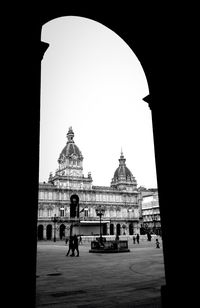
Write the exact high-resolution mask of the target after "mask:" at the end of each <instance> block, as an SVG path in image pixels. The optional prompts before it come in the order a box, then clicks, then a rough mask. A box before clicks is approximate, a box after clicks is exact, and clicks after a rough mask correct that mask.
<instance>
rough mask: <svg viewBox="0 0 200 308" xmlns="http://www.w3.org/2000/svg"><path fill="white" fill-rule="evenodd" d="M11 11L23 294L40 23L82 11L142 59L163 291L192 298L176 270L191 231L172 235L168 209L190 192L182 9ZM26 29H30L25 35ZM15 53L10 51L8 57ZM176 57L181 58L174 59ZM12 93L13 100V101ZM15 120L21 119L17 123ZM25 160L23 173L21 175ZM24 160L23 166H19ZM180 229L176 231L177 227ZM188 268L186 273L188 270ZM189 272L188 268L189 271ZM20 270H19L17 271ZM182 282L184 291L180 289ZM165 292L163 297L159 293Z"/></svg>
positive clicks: (31, 244) (33, 184) (179, 207)
mask: <svg viewBox="0 0 200 308" xmlns="http://www.w3.org/2000/svg"><path fill="white" fill-rule="evenodd" d="M151 6H152V4H151ZM164 12H167V14H166V15H165V13H164ZM15 15H16V18H14V16H12V18H11V19H10V20H12V22H13V29H12V30H13V33H14V34H13V35H12V38H10V37H9V40H8V41H10V50H9V51H10V54H9V57H8V62H7V63H9V64H10V62H11V61H12V65H11V70H10V71H12V72H17V76H13V78H12V81H13V85H12V91H11V84H10V83H9V85H8V93H10V95H13V98H12V99H11V98H10V99H9V108H10V104H11V105H12V108H13V109H12V114H13V115H15V116H14V117H13V119H12V120H13V121H12V125H13V127H12V129H13V131H15V135H16V136H18V138H16V140H14V138H13V140H12V149H13V143H14V142H16V144H15V148H18V149H23V150H22V151H15V158H16V160H17V161H18V162H20V163H18V164H17V165H16V166H15V173H16V174H17V175H18V180H17V181H16V182H15V185H14V186H15V187H14V188H13V189H15V195H16V196H17V195H18V193H19V191H20V190H21V185H22V183H23V191H24V198H23V200H21V201H20V202H21V206H22V207H23V208H26V211H24V212H23V213H21V220H22V218H23V220H24V221H27V217H31V218H30V219H29V230H31V232H27V233H26V234H24V232H23V231H24V230H23V229H22V228H23V224H22V225H21V226H19V223H17V222H16V221H14V223H16V229H18V230H19V229H20V228H21V232H19V234H23V235H24V241H26V253H25V254H24V251H23V253H22V254H21V258H18V262H19V263H20V262H22V260H24V261H25V262H22V264H23V266H22V267H19V268H24V279H22V281H26V280H27V279H29V277H30V276H31V280H32V281H33V287H32V288H30V289H29V290H28V289H27V290H26V291H27V292H26V294H27V296H28V295H29V302H31V303H32V304H33V307H35V305H34V303H35V282H34V281H35V280H34V279H35V272H36V254H37V202H38V166H39V155H38V148H39V119H40V75H41V74H40V70H41V59H42V57H43V54H44V52H45V50H46V48H47V47H48V45H47V44H45V43H42V42H41V41H40V36H41V28H42V25H43V24H45V23H46V22H48V21H50V20H52V19H54V18H58V17H62V16H68V15H74V16H82V17H86V18H90V19H93V20H95V21H98V22H100V23H102V24H104V25H105V26H107V27H108V28H110V29H111V30H113V31H114V32H116V33H117V34H118V35H119V36H120V37H121V38H122V39H124V40H125V41H126V42H127V44H128V45H129V46H130V48H131V49H132V50H133V52H134V53H135V55H136V56H137V58H138V59H139V61H140V62H141V65H142V67H143V69H144V72H145V75H146V78H147V81H148V85H149V92H150V95H149V96H148V97H147V98H145V99H144V100H145V101H147V102H148V103H149V106H150V108H151V111H152V122H153V134H154V147H155V158H156V169H157V180H158V192H159V204H160V213H161V221H162V239H163V252H164V260H165V273H166V285H167V286H168V292H169V294H170V296H169V298H173V300H174V301H175V299H176V300H177V305H175V306H177V307H178V306H179V304H180V298H182V294H184V296H185V297H187V296H188V298H189V299H190V301H191V300H192V298H193V297H194V296H193V295H194V291H193V290H192V291H191V292H189V288H190V285H191V284H190V285H189V282H190V281H192V279H193V277H191V276H190V279H186V278H185V279H180V278H179V277H182V273H183V270H184V271H186V270H187V269H186V268H185V267H184V268H183V266H182V263H181V262H180V259H181V260H184V261H186V262H185V263H187V262H188V260H189V259H190V258H191V253H190V251H189V250H185V249H184V245H185V241H186V240H185V237H188V239H189V233H188V234H185V235H184V237H182V236H179V240H178V242H177V241H173V240H172V239H173V238H174V228H173V227H172V209H173V222H174V224H176V223H178V222H183V221H185V219H186V217H185V213H186V212H187V207H185V204H187V206H188V204H190V203H191V200H190V199H189V198H190V194H189V193H187V194H183V193H182V194H181V193H180V192H182V189H183V179H186V176H185V173H186V171H188V169H187V170H186V167H183V164H182V163H181V159H180V158H181V157H182V155H184V153H185V151H187V153H188V149H187V143H188V141H189V140H190V135H188V134H186V131H184V133H183V132H182V128H184V127H187V124H186V123H185V122H184V121H183V120H182V118H181V117H182V115H181V114H182V111H183V110H181V112H180V108H181V106H183V100H184V88H183V86H182V85H181V87H179V88H178V89H177V84H179V86H180V82H179V78H180V76H179V75H178V70H179V69H180V68H181V65H183V64H182V63H181V65H180V60H179V59H181V52H182V50H181V51H180V50H179V49H178V48H177V47H178V43H177V42H179V38H180V35H179V34H180V33H181V29H182V28H181V26H182V25H180V24H179V21H177V18H178V16H180V15H181V14H180V12H178V14H177V16H171V10H170V12H169V11H168V10H167V7H165V8H163V10H159V8H157V7H153V9H152V10H151V8H148V7H147V4H145V7H142V9H138V8H137V7H135V6H134V4H131V7H129V6H125V5H124V7H123V5H121V4H120V6H119V8H117V6H115V8H113V7H112V9H111V10H109V8H108V6H107V5H106V6H105V7H100V6H98V9H97V8H96V6H95V8H93V7H90V10H89V9H88V8H86V7H85V8H83V7H81V5H79V6H76V5H72V6H71V5H70V4H67V5H66V7H64V8H61V7H60V8H59V9H58V7H56V6H54V7H53V8H52V10H50V8H49V7H46V8H45V10H44V11H42V10H41V9H38V8H37V10H35V11H34V9H33V10H31V12H30V11H29V12H25V11H23V10H21V11H18V12H15ZM173 17H175V18H173ZM177 26H178V27H180V29H179V31H177ZM27 30H28V31H29V33H28V35H27ZM186 32H187V31H185V32H184V33H186ZM8 43H9V42H8ZM186 45H187V40H186V41H185V40H184V47H183V46H182V47H183V49H184V48H185V46H186ZM16 46H17V48H16ZM6 47H7V45H6ZM15 48H16V49H15ZM8 49H9V48H7V50H8ZM9 51H8V52H9ZM13 54H14V55H15V56H14V57H13ZM178 61H179V66H178V65H177V62H178ZM183 67H184V65H183ZM181 95H182V97H181ZM180 97H181V98H180ZM16 101H17V102H18V103H17V104H16ZM16 114H17V117H16ZM24 114H26V116H24ZM14 120H15V121H16V122H15V121H14ZM10 123H11V121H10ZM19 123H21V124H22V125H21V126H20V125H19ZM177 127H178V129H177ZM24 128H26V129H24ZM17 130H18V132H17ZM12 133H13V132H12ZM27 136H28V138H27ZM30 136H31V137H30ZM188 148H190V147H188ZM24 149H25V150H26V151H24ZM7 153H8V151H7ZM10 153H13V151H10ZM26 153H28V154H29V153H31V155H25V154H26ZM12 155H13V154H12ZM27 166H28V179H29V180H27V181H24V174H26V172H27ZM184 166H185V164H184ZM23 168H24V170H23V171H24V172H22V169H23ZM169 190H170V191H169ZM25 195H26V197H27V198H26V197H25ZM30 196H31V199H30ZM28 199H30V201H29V202H30V203H29V204H30V206H29V207H28V208H27V206H26V205H27V204H26V203H27V200H28ZM169 205H170V206H169ZM13 209H14V212H15V214H16V215H13V217H16V216H17V210H16V208H15V207H14V208H13ZM193 219H194V220H193V226H194V225H198V223H196V219H197V217H193ZM176 229H177V228H176ZM179 232H180V233H181V228H180V229H179ZM11 237H12V234H11ZM31 258H32V259H33V262H32V264H33V266H32V267H30V266H29V264H27V266H26V260H27V259H29V260H30V259H31ZM15 270H16V266H15ZM30 272H31V274H30V275H29V274H28V273H30ZM174 272H176V275H174ZM190 272H191V273H192V271H191V270H190ZM190 272H189V269H188V270H187V275H189V273H190ZM20 275H22V272H21V271H20ZM187 275H186V274H185V275H184V277H187ZM190 275H191V274H190ZM16 276H19V275H16ZM26 285H27V284H26ZM26 285H25V287H26ZM177 285H179V286H181V287H180V288H179V289H180V290H181V292H180V291H179V292H178V290H177ZM22 289H23V288H21V289H20V290H19V293H18V294H22ZM183 289H184V290H186V292H183ZM23 293H24V289H23ZM163 294H164V293H163ZM189 295H190V296H189ZM163 296H164V297H165V295H163ZM19 298H20V305H21V306H23V301H24V304H26V301H25V297H23V294H22V296H20V297H19ZM8 300H9V299H8ZM170 305H171V303H170V302H169V303H168V305H167V302H166V298H165V299H164V301H163V307H170ZM8 306H9V304H8ZM10 306H12V305H10ZM24 306H26V305H24Z"/></svg>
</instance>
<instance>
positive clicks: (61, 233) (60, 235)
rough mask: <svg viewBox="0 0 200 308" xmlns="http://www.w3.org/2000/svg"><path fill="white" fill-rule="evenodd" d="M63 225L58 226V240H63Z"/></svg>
mask: <svg viewBox="0 0 200 308" xmlns="http://www.w3.org/2000/svg"><path fill="white" fill-rule="evenodd" d="M65 229H66V227H65V225H64V224H61V225H60V228H59V237H60V240H63V238H64V237H65Z"/></svg>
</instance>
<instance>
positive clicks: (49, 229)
mask: <svg viewBox="0 0 200 308" xmlns="http://www.w3.org/2000/svg"><path fill="white" fill-rule="evenodd" d="M46 237H47V240H51V239H52V225H47V227H46Z"/></svg>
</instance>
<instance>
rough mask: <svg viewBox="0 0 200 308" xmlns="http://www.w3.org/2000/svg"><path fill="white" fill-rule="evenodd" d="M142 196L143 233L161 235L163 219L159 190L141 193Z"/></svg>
mask: <svg viewBox="0 0 200 308" xmlns="http://www.w3.org/2000/svg"><path fill="white" fill-rule="evenodd" d="M141 195H142V224H141V233H143V234H145V233H147V232H150V233H153V234H157V235H161V218H160V208H159V198H158V191H157V190H153V191H151V190H146V191H141Z"/></svg>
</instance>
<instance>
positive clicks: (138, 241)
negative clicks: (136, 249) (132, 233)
mask: <svg viewBox="0 0 200 308" xmlns="http://www.w3.org/2000/svg"><path fill="white" fill-rule="evenodd" d="M136 240H137V243H138V244H139V243H140V236H139V233H138V234H137V235H136Z"/></svg>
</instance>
